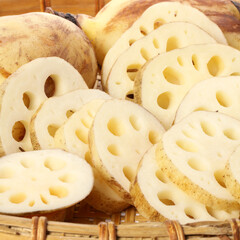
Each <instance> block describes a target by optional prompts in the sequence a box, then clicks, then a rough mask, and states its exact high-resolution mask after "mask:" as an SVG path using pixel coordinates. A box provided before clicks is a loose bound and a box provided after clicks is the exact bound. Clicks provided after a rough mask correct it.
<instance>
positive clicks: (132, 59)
mask: <svg viewBox="0 0 240 240" xmlns="http://www.w3.org/2000/svg"><path fill="white" fill-rule="evenodd" d="M204 43H216V41H215V40H214V39H213V38H212V37H211V36H210V35H209V34H208V33H206V32H205V31H203V30H202V29H201V28H199V27H198V26H196V25H194V24H192V23H187V22H173V23H168V24H164V25H162V26H161V27H159V28H158V29H156V30H154V31H152V32H151V33H149V34H148V35H147V36H145V37H143V38H141V39H139V40H138V41H136V42H135V43H133V44H132V45H131V47H129V48H128V49H127V50H126V51H125V52H124V53H122V54H121V55H120V56H119V57H118V59H117V60H116V62H115V63H114V65H113V67H112V69H111V71H110V73H109V75H108V79H107V83H106V89H107V91H108V93H109V94H110V95H111V96H113V97H116V98H121V99H128V98H130V99H132V98H134V96H133V86H134V79H135V77H136V75H137V72H138V70H139V69H140V68H141V67H142V66H143V65H144V64H145V63H146V62H147V61H148V60H150V59H151V58H153V57H155V56H157V55H158V54H160V53H163V52H168V51H170V50H173V49H176V48H182V47H186V46H188V45H191V44H204Z"/></svg>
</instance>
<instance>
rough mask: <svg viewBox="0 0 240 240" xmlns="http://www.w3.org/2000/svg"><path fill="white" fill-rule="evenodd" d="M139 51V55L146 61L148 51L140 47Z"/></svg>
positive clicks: (148, 57)
mask: <svg viewBox="0 0 240 240" xmlns="http://www.w3.org/2000/svg"><path fill="white" fill-rule="evenodd" d="M140 53H141V56H142V57H143V58H144V59H145V60H146V61H148V60H149V59H150V58H151V56H150V54H149V52H148V51H147V50H146V49H145V48H141V50H140Z"/></svg>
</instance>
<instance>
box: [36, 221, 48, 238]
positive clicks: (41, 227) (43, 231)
mask: <svg viewBox="0 0 240 240" xmlns="http://www.w3.org/2000/svg"><path fill="white" fill-rule="evenodd" d="M46 236H47V218H46V217H40V218H39V220H38V230H37V240H46Z"/></svg>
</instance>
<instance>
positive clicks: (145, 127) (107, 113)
mask: <svg viewBox="0 0 240 240" xmlns="http://www.w3.org/2000/svg"><path fill="white" fill-rule="evenodd" d="M164 131H165V130H164V128H163V127H162V125H161V124H160V122H159V121H158V120H157V119H156V118H155V117H154V116H153V115H152V114H150V113H149V112H148V111H146V110H145V109H144V108H142V107H141V106H139V105H137V104H135V103H133V102H130V101H127V100H119V99H113V100H107V101H106V102H104V103H103V104H102V106H101V107H100V109H99V110H98V112H97V113H96V115H95V118H94V121H93V124H92V127H91V129H90V133H89V134H90V135H89V145H90V152H91V156H92V162H93V165H94V167H96V168H97V170H98V171H99V172H100V173H101V174H102V176H103V178H104V179H105V180H106V181H107V182H108V183H109V184H110V186H111V187H112V188H113V189H114V190H115V191H117V193H118V194H120V196H121V197H122V198H123V199H124V200H125V201H127V202H129V203H131V196H130V194H129V187H130V182H131V180H132V179H133V177H134V175H135V174H136V171H137V166H138V163H139V161H140V160H141V158H142V156H143V154H144V153H145V151H147V150H148V148H150V147H151V146H152V145H153V144H155V143H156V142H158V141H159V140H160V139H161V137H162V134H163V132H164Z"/></svg>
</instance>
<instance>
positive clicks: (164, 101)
mask: <svg viewBox="0 0 240 240" xmlns="http://www.w3.org/2000/svg"><path fill="white" fill-rule="evenodd" d="M171 98H172V94H171V93H170V92H164V93H161V94H160V95H159V96H158V98H157V104H158V106H159V107H160V108H162V109H165V110H167V109H168V108H169V106H170V103H171Z"/></svg>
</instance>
